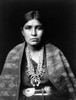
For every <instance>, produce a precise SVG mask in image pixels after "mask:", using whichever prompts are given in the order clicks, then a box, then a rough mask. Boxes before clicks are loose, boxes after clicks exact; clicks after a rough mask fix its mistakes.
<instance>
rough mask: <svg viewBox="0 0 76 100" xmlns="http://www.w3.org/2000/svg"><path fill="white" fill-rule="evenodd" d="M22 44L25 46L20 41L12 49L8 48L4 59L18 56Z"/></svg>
mask: <svg viewBox="0 0 76 100" xmlns="http://www.w3.org/2000/svg"><path fill="white" fill-rule="evenodd" d="M24 46H25V43H21V44H18V45H16V46H15V47H13V49H12V50H10V51H9V53H8V54H7V57H6V61H7V60H10V59H11V58H12V57H15V56H16V57H18V56H19V55H20V54H21V53H22V51H23V49H24Z"/></svg>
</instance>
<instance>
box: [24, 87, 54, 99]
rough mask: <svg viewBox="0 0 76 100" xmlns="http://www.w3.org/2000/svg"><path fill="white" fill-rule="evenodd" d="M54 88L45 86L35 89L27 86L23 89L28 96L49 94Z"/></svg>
mask: <svg viewBox="0 0 76 100" xmlns="http://www.w3.org/2000/svg"><path fill="white" fill-rule="evenodd" d="M51 92H52V89H51V88H50V87H49V86H45V87H44V88H41V89H35V88H34V87H33V88H27V89H24V90H23V95H25V96H26V97H31V96H33V95H49V94H51Z"/></svg>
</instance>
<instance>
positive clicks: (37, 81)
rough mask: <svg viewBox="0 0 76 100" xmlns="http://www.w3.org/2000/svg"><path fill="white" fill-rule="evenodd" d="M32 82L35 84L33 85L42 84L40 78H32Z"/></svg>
mask: <svg viewBox="0 0 76 100" xmlns="http://www.w3.org/2000/svg"><path fill="white" fill-rule="evenodd" d="M31 84H32V85H33V86H39V84H40V80H39V79H36V78H35V79H31Z"/></svg>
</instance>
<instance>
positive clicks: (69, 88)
mask: <svg viewBox="0 0 76 100" xmlns="http://www.w3.org/2000/svg"><path fill="white" fill-rule="evenodd" d="M24 19H25V24H24V26H23V28H22V34H23V36H24V39H25V41H24V43H21V44H19V45H17V46H16V47H14V48H13V49H12V50H11V51H10V52H9V54H8V55H7V58H6V61H5V64H4V68H3V71H2V74H1V76H0V100H76V79H75V77H74V74H73V73H72V71H71V69H70V66H69V64H68V62H67V60H66V58H65V57H64V55H63V53H62V52H61V51H60V49H59V48H57V47H55V46H54V45H52V44H50V43H48V44H46V42H45V38H44V37H45V25H44V21H43V18H42V17H41V16H40V13H39V12H38V11H30V12H28V13H27V14H25V16H24Z"/></svg>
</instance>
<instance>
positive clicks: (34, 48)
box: [27, 45, 43, 53]
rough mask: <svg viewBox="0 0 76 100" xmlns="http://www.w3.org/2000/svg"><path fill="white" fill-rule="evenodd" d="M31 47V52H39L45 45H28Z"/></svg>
mask: <svg viewBox="0 0 76 100" xmlns="http://www.w3.org/2000/svg"><path fill="white" fill-rule="evenodd" d="M27 46H28V47H29V49H30V51H31V52H34V53H35V52H38V51H40V50H41V48H42V47H43V46H42V45H36V46H31V45H27Z"/></svg>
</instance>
